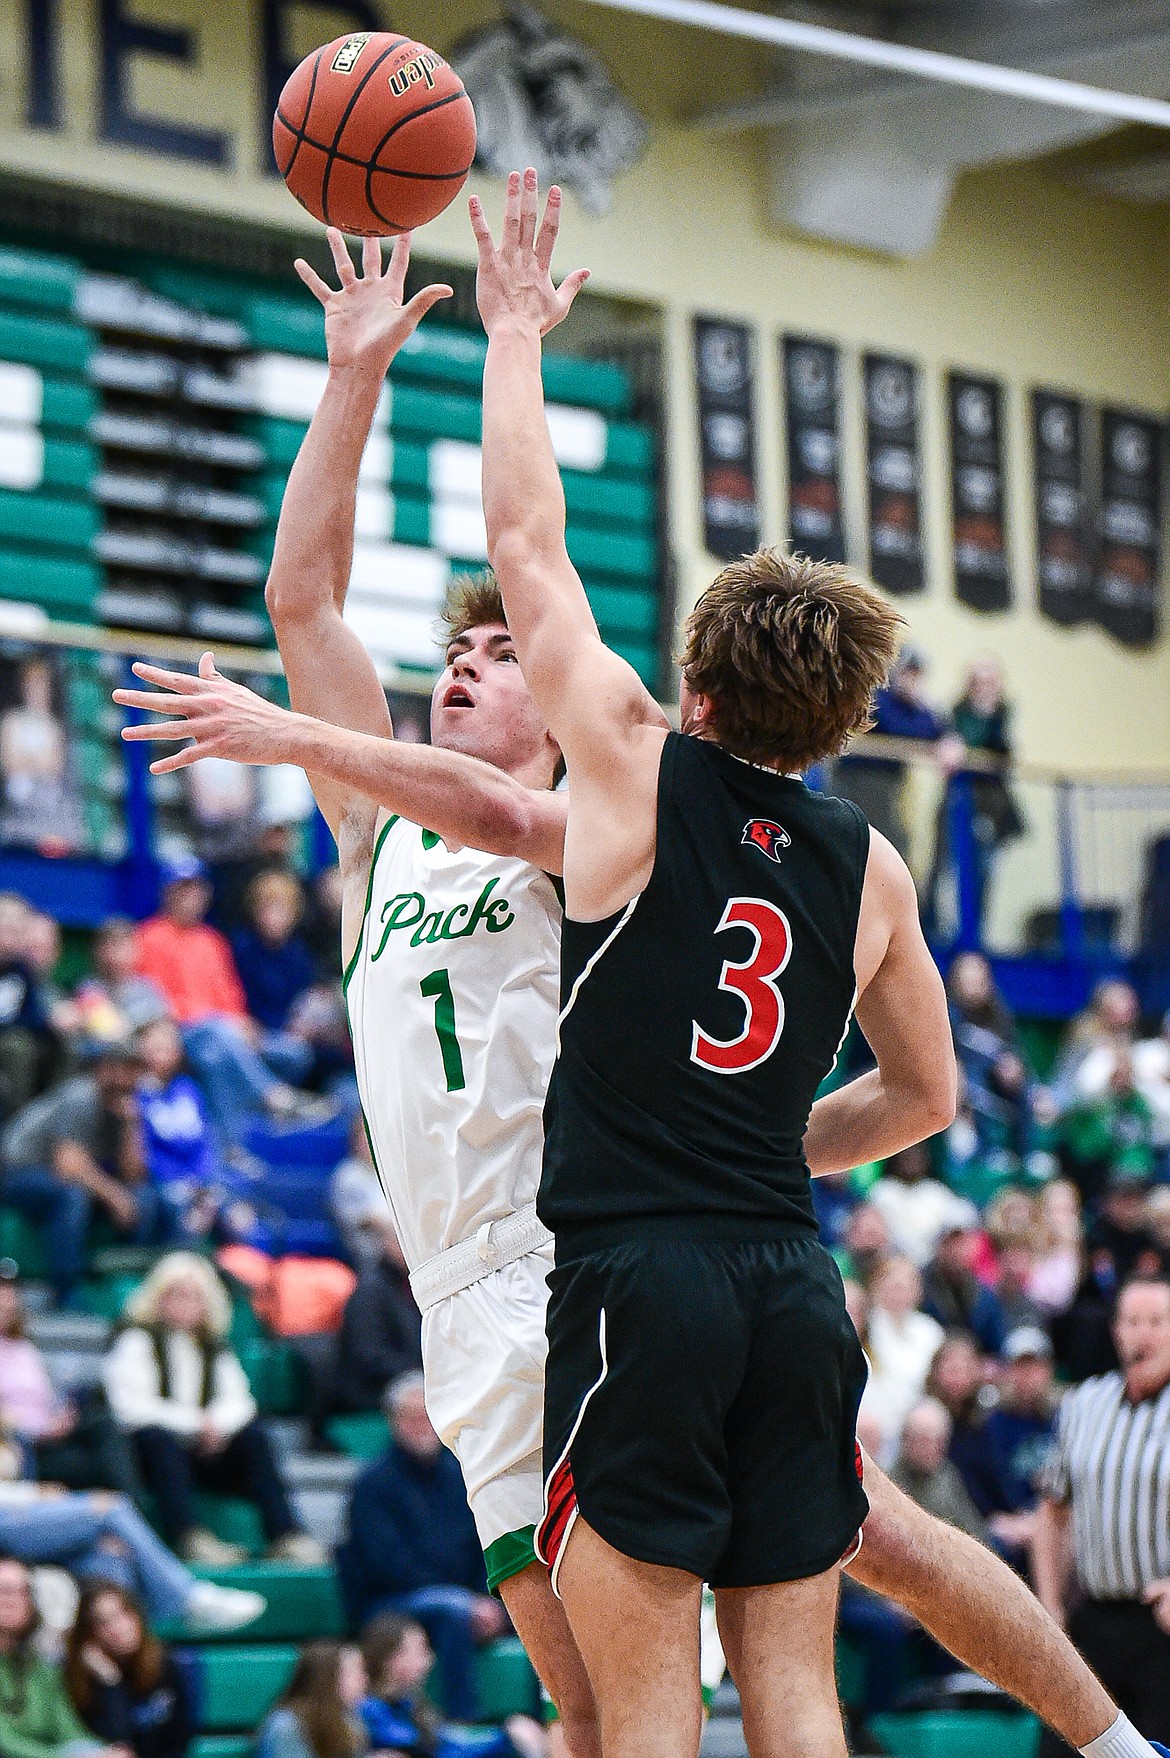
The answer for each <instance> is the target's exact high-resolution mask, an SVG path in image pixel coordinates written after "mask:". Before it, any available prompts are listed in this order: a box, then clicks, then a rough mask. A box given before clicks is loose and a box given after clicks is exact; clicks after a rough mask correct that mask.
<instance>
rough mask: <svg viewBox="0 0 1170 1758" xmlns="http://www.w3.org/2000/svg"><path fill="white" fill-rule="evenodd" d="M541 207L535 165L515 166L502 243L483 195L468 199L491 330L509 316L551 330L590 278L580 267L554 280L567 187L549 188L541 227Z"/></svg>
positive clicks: (479, 292) (478, 296)
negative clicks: (496, 238)
mask: <svg viewBox="0 0 1170 1758" xmlns="http://www.w3.org/2000/svg"><path fill="white" fill-rule="evenodd" d="M539 208H540V200H539V193H538V191H537V187H536V172H535V171H534V170H533V169H532V167H531V166H529V168H528V170H527V171H525V173H524V175H523V177H521V175H520V173H519V171H513V172H512V174H511V176H510V177H509V178H508V194H507V199H506V201H505V203H504V227H503V231H502V233H501V235H500V245H499V249H497V248H496V245H495V242H494V240H493V238H492V234H491V229H490V227H489V226H488V223H487V220H486V218H485V217H484V211H483V204H482V202H481V201H480V199H479V197H478V196H477V195H473V196H472V197H471V200H470V202H469V203H468V212H469V213H470V215H471V229H472V231H473V232H474V233H475V241H476V244H477V245H478V246H479V268H478V271H477V273H476V277H475V300H476V304H477V305H478V306H479V315H480V317H481V318H482V319H483V327H484V329H485V330H486V331H487V333H488V335H489V336H490V335H491V334H492V331H493V329H495V328H496V327H497V326H499V325H501V324H506V323H509V322H515V323H518V324H520V325H530V326H531V327H532V328H534V329H536V330H538V331H539V333H540V334H541V335H542V336H547V334H548V332H549V331H550V330H551V329H553V328H555V326H556V325H557V324H559V323H560V322H561V320H562V318H565V317H567V316H568V314H569V308H570V306H571V305H572V303H573V301H574V299H575V298H576V297H577V295H578V293H579V292H580V291H581V289H582V287H583V286H584V285H585V283H586V281H587V280H588V279H589V270H588V269H574V270H573V273H572V274H571V275H566V277H565V279H564V280H563V281H562V282H561V284H560V286H559V287H555V286H554V285H553V278H552V254H553V246H554V245H555V244H556V241H557V232H558V231H559V230H560V224H561V192H560V190H559V189H558V188H557V185H556V184H555V183H554V184H553V186H552V188H551V189H550V190H549V192H548V200H547V201H546V203H545V208H544V219H543V220H542V221H541V222H540V228H539V231H538V230H537V223H536V222H537V215H538V212H539Z"/></svg>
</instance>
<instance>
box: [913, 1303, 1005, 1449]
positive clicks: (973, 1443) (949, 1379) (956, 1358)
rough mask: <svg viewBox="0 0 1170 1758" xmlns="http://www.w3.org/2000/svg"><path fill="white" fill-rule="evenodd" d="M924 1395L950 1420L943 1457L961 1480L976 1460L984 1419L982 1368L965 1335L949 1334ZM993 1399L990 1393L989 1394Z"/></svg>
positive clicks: (987, 1390)
mask: <svg viewBox="0 0 1170 1758" xmlns="http://www.w3.org/2000/svg"><path fill="white" fill-rule="evenodd" d="M926 1391H927V1395H928V1396H929V1397H931V1398H935V1399H937V1400H938V1402H939V1403H940V1404H941V1405H942V1406H943V1409H944V1410H945V1411H946V1413H947V1415H948V1416H949V1417H950V1419H951V1438H950V1441H949V1442H948V1444H947V1456H948V1458H949V1459H950V1460H951V1463H952V1464H954V1465H956V1466H957V1467H958V1469H959V1472H960V1474H961V1476H962V1477H963V1480H964V1481H966V1478H967V1473H968V1471H969V1470H970V1469H971V1468H972V1461H973V1460H975V1459H977V1458H978V1457H979V1456H980V1451H981V1445H982V1443H981V1441H980V1439H979V1436H980V1431H981V1430H982V1427H983V1423H984V1419H985V1417H986V1415H987V1398H988V1395H989V1393H991V1388H990V1387H989V1386H988V1384H987V1372H986V1364H985V1362H984V1359H983V1357H982V1355H980V1353H979V1351H978V1349H977V1348H976V1347H975V1342H974V1339H973V1338H972V1336H971V1334H970V1332H968V1331H949V1332H948V1333H947V1335H946V1337H945V1338H944V1339H943V1342H942V1345H941V1347H940V1349H939V1352H938V1354H937V1355H936V1356H935V1358H934V1360H933V1361H932V1362H931V1364H930V1372H929V1373H928V1374H927V1376H926ZM991 1395H992V1396H993V1395H994V1394H993V1393H992V1394H991Z"/></svg>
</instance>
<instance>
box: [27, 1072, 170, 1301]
mask: <svg viewBox="0 0 1170 1758" xmlns="http://www.w3.org/2000/svg"><path fill="white" fill-rule="evenodd" d="M83 1055H84V1056H85V1059H86V1063H87V1066H86V1068H85V1070H84V1071H83V1072H82V1073H81V1074H78V1075H74V1076H73V1077H72V1078H71V1079H69V1080H65V1081H62V1082H61V1083H60V1084H59V1085H58V1086H55V1087H52V1088H50V1090H49V1091H48V1092H47V1093H44V1094H43V1095H42V1096H41V1097H40V1098H39V1099H34V1100H33V1101H32V1103H31V1104H30V1105H26V1106H25V1107H24V1108H23V1110H21V1111H19V1112H17V1114H16V1116H15V1117H14V1118H13V1119H12V1120H11V1122H10V1123H9V1124H8V1127H7V1128H6V1130H5V1131H4V1137H3V1156H4V1163H5V1165H6V1166H7V1168H8V1170H7V1174H6V1176H5V1179H4V1184H3V1187H2V1188H3V1196H4V1201H5V1202H6V1203H7V1204H9V1205H10V1206H11V1207H12V1208H15V1209H20V1210H21V1211H22V1212H23V1213H24V1214H27V1215H30V1216H31V1217H32V1218H33V1219H34V1220H36V1221H38V1222H40V1223H41V1225H42V1228H43V1237H44V1242H45V1251H46V1253H47V1255H48V1259H49V1276H50V1280H51V1281H52V1283H53V1286H54V1288H55V1290H56V1292H57V1295H58V1297H59V1298H60V1299H65V1298H67V1297H68V1295H69V1294H70V1293H71V1292H72V1290H73V1288H74V1286H75V1285H76V1284H77V1283H78V1282H79V1281H80V1280H81V1278H82V1277H83V1275H84V1274H85V1262H86V1244H87V1239H88V1234H89V1225H90V1220H91V1218H92V1217H93V1215H94V1214H95V1212H96V1213H100V1214H103V1215H104V1216H105V1217H106V1218H107V1219H108V1221H109V1222H110V1223H111V1224H112V1226H113V1227H114V1229H115V1230H116V1232H118V1233H119V1234H121V1235H122V1237H123V1238H124V1239H127V1240H130V1241H133V1242H135V1243H138V1244H163V1243H166V1240H167V1234H166V1220H165V1217H164V1215H163V1211H162V1210H161V1208H160V1206H159V1203H158V1201H157V1197H156V1195H155V1192H154V1191H153V1190H152V1188H151V1187H150V1185H149V1184H148V1183H147V1182H146V1181H145V1164H144V1161H143V1156H142V1146H141V1138H140V1133H139V1128H138V1103H137V1087H138V1083H139V1080H140V1078H141V1075H142V1062H141V1059H140V1057H139V1054H138V1051H137V1049H136V1047H135V1046H134V1044H133V1043H132V1042H131V1041H130V1040H129V1039H112V1040H109V1041H104V1042H103V1041H98V1042H96V1043H95V1042H91V1043H90V1044H88V1045H85V1046H83Z"/></svg>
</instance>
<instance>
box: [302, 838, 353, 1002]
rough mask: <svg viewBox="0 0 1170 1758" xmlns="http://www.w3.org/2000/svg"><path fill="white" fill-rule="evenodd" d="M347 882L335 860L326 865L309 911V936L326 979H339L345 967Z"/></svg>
mask: <svg viewBox="0 0 1170 1758" xmlns="http://www.w3.org/2000/svg"><path fill="white" fill-rule="evenodd" d="M343 895H344V886H343V884H342V879H341V868H340V867H339V866H338V865H337V863H336V862H334V864H333V866H331V867H322V869H321V871H320V872H319V873H318V875H317V877H316V878H315V879H314V881H313V885H312V890H311V891H310V894H309V902H308V908H307V910H306V912H305V926H304V934H305V939H306V940H307V941H308V943H309V947H310V949H311V951H312V953H313V956H314V958H315V959H316V960H317V976H318V978H319V980H320V981H321V982H323V983H332V982H336V981H337V977H338V973H339V972H340V970H341V967H342V957H341V904H342V898H343Z"/></svg>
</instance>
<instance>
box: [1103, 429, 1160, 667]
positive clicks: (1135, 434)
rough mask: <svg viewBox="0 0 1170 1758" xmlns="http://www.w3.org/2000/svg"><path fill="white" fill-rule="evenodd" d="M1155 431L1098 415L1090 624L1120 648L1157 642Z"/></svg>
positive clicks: (1157, 435)
mask: <svg viewBox="0 0 1170 1758" xmlns="http://www.w3.org/2000/svg"><path fill="white" fill-rule="evenodd" d="M1161 563H1162V426H1161V423H1160V422H1158V421H1155V420H1154V419H1153V418H1152V417H1151V416H1148V415H1129V414H1127V413H1126V412H1125V411H1124V410H1121V409H1104V410H1102V412H1101V551H1100V556H1099V559H1098V563H1097V577H1096V580H1095V582H1094V585H1095V598H1096V614H1097V621H1098V622H1099V623H1100V625H1101V627H1102V628H1103V629H1107V630H1108V632H1109V633H1110V634H1111V635H1113V636H1115V637H1116V639H1117V640H1118V641H1123V642H1124V643H1125V645H1126V646H1127V647H1148V646H1150V645H1151V643H1152V642H1154V641H1155V640H1156V639H1157V637H1158V634H1159V631H1160V629H1161V624H1162V616H1161V580H1160V574H1161Z"/></svg>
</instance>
